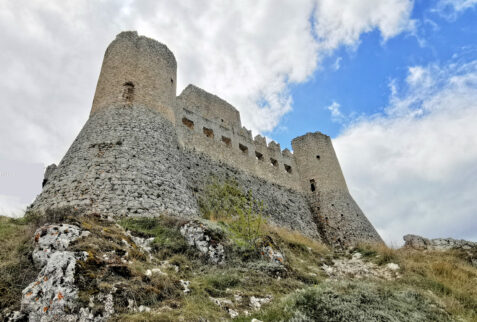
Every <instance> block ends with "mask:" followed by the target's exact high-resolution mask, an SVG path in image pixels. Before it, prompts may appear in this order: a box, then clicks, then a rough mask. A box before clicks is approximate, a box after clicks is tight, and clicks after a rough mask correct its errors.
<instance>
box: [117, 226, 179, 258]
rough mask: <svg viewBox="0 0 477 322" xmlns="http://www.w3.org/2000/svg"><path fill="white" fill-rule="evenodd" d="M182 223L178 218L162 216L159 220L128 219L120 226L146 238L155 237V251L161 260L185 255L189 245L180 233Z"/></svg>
mask: <svg viewBox="0 0 477 322" xmlns="http://www.w3.org/2000/svg"><path fill="white" fill-rule="evenodd" d="M180 223H182V221H180V220H178V219H176V218H170V217H166V216H161V217H157V218H128V219H123V220H121V221H120V222H119V224H120V225H121V226H122V227H123V228H125V229H127V230H130V231H132V232H133V233H134V234H135V235H139V236H142V237H144V238H150V237H154V242H153V244H152V246H153V249H154V251H155V252H156V253H158V254H159V255H160V257H161V258H166V257H170V256H173V255H174V254H180V253H184V252H186V251H187V250H188V245H187V243H186V241H185V239H184V237H182V235H181V234H180V232H179V227H180Z"/></svg>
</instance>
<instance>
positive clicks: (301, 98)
mask: <svg viewBox="0 0 477 322" xmlns="http://www.w3.org/2000/svg"><path fill="white" fill-rule="evenodd" d="M437 4H438V1H423V0H419V1H416V2H415V3H414V7H413V10H412V14H411V19H415V20H416V23H417V29H416V30H415V31H414V32H411V33H402V34H399V35H397V36H395V37H393V38H391V39H388V40H386V41H384V40H383V38H382V35H381V32H380V31H379V30H373V31H370V32H367V33H363V34H362V35H361V37H360V41H359V45H357V46H356V47H355V48H349V47H346V46H341V47H340V48H338V49H337V50H335V51H334V52H333V53H332V54H330V55H329V56H327V57H325V58H324V59H323V62H322V64H321V66H320V68H318V69H317V70H315V72H314V73H313V75H312V76H311V77H310V80H308V81H307V82H304V83H300V84H292V85H291V86H290V93H291V97H292V99H293V111H292V112H290V113H288V114H286V115H285V116H284V117H283V118H282V119H281V120H280V122H279V124H278V126H277V127H276V128H275V129H274V130H273V131H269V132H265V134H266V135H267V136H268V137H271V138H273V139H274V140H276V141H277V142H280V144H281V145H282V147H287V148H291V146H290V142H291V140H292V139H293V138H294V137H296V136H299V135H302V134H303V133H306V132H314V131H316V130H317V129H318V130H319V131H321V132H323V133H325V134H327V135H330V136H331V137H332V138H334V137H337V136H338V135H339V134H340V133H341V132H342V130H343V128H345V127H346V126H347V124H348V123H350V122H353V121H355V120H356V118H359V117H360V116H369V115H373V114H376V113H382V112H383V110H384V109H385V108H386V107H387V105H388V103H389V98H390V96H391V88H390V83H391V82H392V81H394V82H395V84H396V85H397V86H398V87H405V80H406V77H407V76H408V68H409V67H410V66H416V65H428V64H430V63H437V64H449V63H450V62H459V63H465V62H469V61H472V60H475V59H476V57H477V10H476V8H471V9H469V10H465V11H463V12H460V13H455V12H453V11H452V10H451V8H449V7H446V8H445V10H444V12H443V11H438V10H437ZM333 102H336V103H337V104H339V110H340V113H342V115H343V117H341V118H338V119H336V118H335V119H334V118H333V117H332V116H331V113H330V110H329V109H328V107H329V106H331V105H332V104H333Z"/></svg>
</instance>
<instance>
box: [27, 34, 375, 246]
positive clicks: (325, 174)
mask: <svg viewBox="0 0 477 322" xmlns="http://www.w3.org/2000/svg"><path fill="white" fill-rule="evenodd" d="M176 70H177V66H176V61H175V58H174V55H173V54H172V52H171V51H170V50H169V49H168V48H167V47H166V46H165V45H163V44H160V43H158V42H157V41H155V40H152V39H149V38H146V37H143V36H138V35H137V33H136V32H123V33H121V34H119V35H118V36H117V37H116V39H115V40H114V41H113V42H112V43H111V44H110V46H109V47H108V49H107V50H106V53H105V57H104V62H103V65H102V68H101V73H100V76H99V80H98V85H97V89H96V93H95V96H94V100H93V105H92V109H91V114H90V118H89V120H88V121H87V123H86V124H85V126H84V127H83V129H82V131H81V132H80V134H79V135H78V137H77V138H76V140H75V141H74V142H73V144H72V146H71V147H70V149H69V150H68V152H67V153H66V155H65V156H64V158H63V159H62V161H61V162H60V163H59V165H58V167H57V168H56V169H54V167H51V168H50V171H49V173H48V175H47V176H45V181H44V188H43V191H42V193H41V194H40V195H39V196H38V197H37V198H36V200H35V202H34V203H33V204H32V206H31V207H32V209H36V210H45V209H47V208H56V207H62V206H81V207H86V208H87V209H90V210H91V211H97V212H100V213H102V214H107V215H113V216H159V215H161V214H165V213H167V214H170V215H176V216H185V217H194V216H198V215H199V207H198V200H199V199H200V198H201V197H203V196H204V191H205V187H207V185H208V184H209V183H210V182H211V180H212V177H215V178H217V179H219V180H227V179H235V180H236V181H237V182H238V183H239V184H240V185H241V186H242V187H243V188H244V189H247V190H249V189H250V190H252V192H253V194H254V196H255V197H256V198H258V199H260V200H262V201H263V203H264V206H265V213H266V215H267V216H268V217H269V220H270V221H272V222H273V223H275V224H277V225H281V226H285V227H287V228H290V229H297V230H300V231H301V232H303V233H304V234H306V235H308V236H311V237H313V238H316V239H320V236H321V238H322V239H323V240H325V241H327V242H328V243H330V244H339V245H347V244H352V243H355V242H357V241H362V240H366V241H381V239H380V237H379V235H378V234H377V233H376V231H375V230H374V228H373V227H372V225H371V224H370V223H369V221H368V220H367V219H366V217H365V215H364V214H363V212H362V211H361V209H360V208H359V207H358V205H357V204H356V202H355V201H354V200H353V198H352V197H351V195H350V194H349V191H348V188H347V186H346V182H345V179H344V176H343V173H342V171H341V167H340V165H339V162H338V159H337V157H336V154H335V152H334V149H333V146H332V143H331V139H330V138H329V137H328V136H326V135H323V134H321V133H319V132H317V133H307V134H306V135H303V136H301V137H298V138H295V139H294V140H293V142H292V146H293V150H294V153H292V152H290V151H289V150H287V149H285V150H283V151H282V150H281V147H280V145H279V144H278V143H276V142H273V141H272V142H270V143H268V144H267V142H266V140H265V138H264V137H262V136H260V135H257V136H255V138H253V137H252V132H251V131H249V130H247V129H246V128H245V127H242V124H241V120H240V113H239V112H238V110H237V109H235V108H234V107H233V106H232V105H231V104H229V103H227V102H226V101H225V100H223V99H221V98H219V97H217V96H215V95H213V94H210V93H208V92H206V91H204V90H202V89H200V88H198V87H196V86H194V85H189V86H187V87H186V89H184V91H183V92H182V93H181V94H180V95H179V96H178V97H176Z"/></svg>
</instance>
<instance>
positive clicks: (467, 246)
mask: <svg viewBox="0 0 477 322" xmlns="http://www.w3.org/2000/svg"><path fill="white" fill-rule="evenodd" d="M403 239H404V242H405V244H404V247H408V248H413V249H417V250H435V251H447V250H459V251H463V252H465V253H466V254H467V255H468V259H469V261H470V262H471V263H472V265H473V266H475V267H477V243H475V242H471V241H467V240H463V239H460V240H459V239H453V238H435V239H428V238H424V237H421V236H417V235H405V236H404V237H403Z"/></svg>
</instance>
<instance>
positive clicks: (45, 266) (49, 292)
mask: <svg viewBox="0 0 477 322" xmlns="http://www.w3.org/2000/svg"><path fill="white" fill-rule="evenodd" d="M88 234H89V233H88V232H87V231H81V229H80V228H79V227H77V226H74V225H69V224H58V225H47V226H43V227H41V228H39V229H38V230H37V231H36V232H35V249H34V251H33V254H32V258H33V262H34V264H35V266H36V267H37V268H41V271H40V273H39V274H38V278H37V280H36V281H34V282H32V283H31V284H30V285H28V287H27V288H25V289H24V290H23V292H22V293H23V294H22V302H21V310H20V311H19V312H16V313H15V314H14V316H13V318H12V319H11V320H12V321H19V320H22V319H27V320H29V321H55V320H58V319H59V318H61V319H63V320H66V321H76V320H77V316H76V315H75V314H69V312H73V311H74V309H75V308H76V299H77V295H78V294H77V293H78V290H77V287H76V286H75V285H74V280H75V279H74V274H75V266H76V262H77V261H78V260H82V261H84V260H86V258H87V257H88V254H87V253H84V252H72V251H68V250H67V248H68V246H69V245H70V243H71V242H73V241H74V240H76V239H77V238H79V237H81V236H87V235H88Z"/></svg>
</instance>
